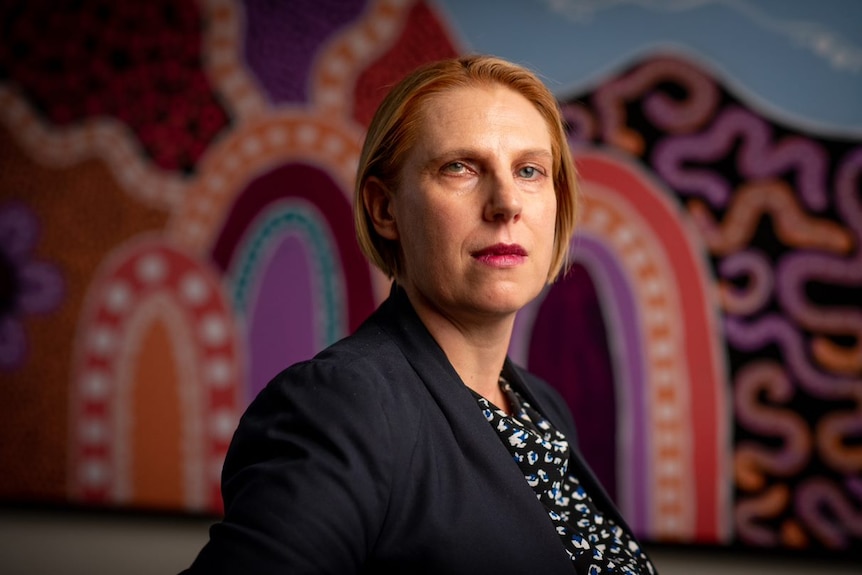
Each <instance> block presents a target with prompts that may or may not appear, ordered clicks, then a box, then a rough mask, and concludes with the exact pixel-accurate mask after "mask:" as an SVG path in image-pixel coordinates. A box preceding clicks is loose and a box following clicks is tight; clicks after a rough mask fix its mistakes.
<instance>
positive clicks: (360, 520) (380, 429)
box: [187, 361, 393, 575]
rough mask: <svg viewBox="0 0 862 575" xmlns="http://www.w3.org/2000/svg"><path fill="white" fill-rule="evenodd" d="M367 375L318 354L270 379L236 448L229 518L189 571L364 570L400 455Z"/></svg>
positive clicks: (230, 461) (226, 474) (225, 478)
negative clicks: (319, 358)
mask: <svg viewBox="0 0 862 575" xmlns="http://www.w3.org/2000/svg"><path fill="white" fill-rule="evenodd" d="M338 363H341V365H338ZM366 367H367V365H366ZM367 380H368V370H367V369H362V368H360V366H358V365H357V363H355V362H354V363H348V364H347V365H344V363H343V362H326V361H311V362H306V363H304V364H299V365H296V366H293V367H291V368H289V369H288V370H286V371H285V372H282V373H281V374H280V375H279V376H277V377H276V378H275V379H274V380H273V381H271V382H270V384H269V385H268V386H267V387H266V388H265V389H264V390H263V391H262V392H261V393H260V395H259V396H258V397H257V398H256V399H255V400H254V401H253V402H252V404H251V405H250V406H249V408H248V409H247V411H246V413H245V414H244V415H243V417H242V419H241V421H240V424H239V426H238V428H237V431H236V433H235V435H234V438H233V440H232V442H231V446H230V448H229V450H228V454H227V457H226V459H225V465H224V470H223V474H222V496H223V498H224V502H225V516H224V520H223V521H222V522H221V523H218V524H216V525H214V526H213V527H212V528H211V530H210V540H209V542H208V543H207V544H206V545H205V547H204V548H203V549H202V550H201V552H200V554H199V555H198V557H197V559H196V560H195V562H194V563H193V564H192V566H191V568H190V569H189V570H188V571H187V573H190V574H197V573H208V574H218V573H256V574H268V573H298V574H299V573H315V574H323V573H331V574H339V575H341V574H350V573H357V572H358V571H359V570H360V569H361V568H362V565H363V563H364V562H365V560H366V557H367V556H368V554H369V551H370V549H371V548H372V546H373V544H374V541H375V538H376V534H377V532H378V531H379V529H380V525H381V524H382V522H383V517H384V514H385V510H386V506H387V497H388V495H387V494H388V493H389V491H390V490H389V485H388V483H389V481H390V479H389V478H390V477H391V473H390V470H391V468H392V461H391V459H392V453H393V449H392V437H393V434H392V433H391V431H390V427H389V424H388V422H387V420H386V415H385V413H386V411H385V410H384V409H383V408H382V406H381V399H380V397H379V395H380V394H379V393H376V391H375V386H373V385H363V382H365V383H367Z"/></svg>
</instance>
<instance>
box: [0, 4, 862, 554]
mask: <svg viewBox="0 0 862 575" xmlns="http://www.w3.org/2000/svg"><path fill="white" fill-rule="evenodd" d="M476 4H481V3H456V2H451V1H448V0H441V1H440V2H432V1H430V0H426V1H422V0H420V1H416V0H368V1H362V0H295V1H292V2H284V3H280V2H268V1H264V0H247V1H244V2H241V1H231V0H200V1H197V2H194V1H190V0H185V1H166V0H152V1H148V2H110V1H107V0H83V1H77V2H65V1H64V2H53V1H48V0H28V1H13V0H8V1H4V2H2V3H0V35H2V37H3V41H2V43H0V461H2V465H3V473H2V474H0V501H6V502H26V503H51V504H59V505H74V506H85V507H94V508H123V509H130V510H136V509H137V510H142V509H145V510H152V509H156V510H167V511H179V512H190V513H208V514H216V515H217V514H218V513H219V512H220V511H221V503H220V494H219V474H220V470H221V463H222V460H223V457H224V453H225V450H226V448H227V445H228V443H229V441H230V438H231V436H232V433H233V430H234V428H235V426H236V424H237V422H238V419H239V416H240V414H241V413H242V410H243V409H244V407H245V406H246V405H247V404H248V402H249V401H250V400H251V398H252V397H254V395H255V394H256V393H257V392H258V391H259V390H260V389H261V388H262V386H263V385H265V384H266V382H267V381H268V380H269V379H270V378H271V377H272V376H273V375H274V374H275V373H277V372H278V371H279V370H281V369H282V368H284V367H286V366H287V365H289V364H291V363H293V362H296V361H299V360H301V359H305V358H307V357H309V356H311V355H312V354H314V353H315V352H316V351H318V350H320V349H322V348H323V347H324V346H326V345H328V344H329V343H332V342H334V341H336V340H337V339H339V338H341V337H343V336H345V335H347V334H348V333H350V332H351V331H352V330H353V329H355V328H356V327H357V326H358V325H359V324H360V323H361V322H362V320H363V319H364V318H365V317H366V316H367V315H368V314H369V313H370V312H371V311H372V310H373V309H374V307H375V306H376V305H377V304H378V303H379V302H380V301H382V299H383V298H384V297H385V296H386V294H387V293H388V282H387V281H386V278H385V277H383V276H382V275H381V274H380V273H379V272H377V271H376V270H374V269H373V268H372V267H371V266H370V265H369V264H368V263H367V262H366V261H365V260H364V258H363V257H362V255H361V254H360V252H359V249H358V247H357V244H356V241H355V239H354V233H353V213H352V193H353V178H354V173H355V168H356V165H357V161H358V156H359V151H360V147H361V144H362V137H363V134H364V130H365V128H366V126H367V125H368V123H369V121H370V118H371V115H372V114H373V112H374V109H375V107H376V105H377V104H378V103H379V101H380V100H381V99H382V97H383V95H384V94H385V93H386V90H387V88H388V87H389V86H391V85H392V84H393V83H394V82H396V81H397V80H398V79H399V78H401V77H402V76H403V75H404V74H405V73H407V72H408V71H409V70H411V69H413V68H414V67H416V66H417V65H419V64H421V63H423V62H426V61H430V60H434V59H437V58H441V57H447V56H454V55H457V54H460V53H468V52H474V51H483V50H481V49H480V48H481V47H482V46H485V44H483V43H482V42H483V38H490V37H498V38H499V37H503V36H506V38H504V39H501V43H500V44H498V45H497V46H499V47H500V48H499V49H498V50H491V49H487V50H484V51H496V52H497V53H500V55H502V56H504V57H507V58H509V59H512V60H515V61H519V62H521V63H524V64H527V65H531V66H539V67H541V66H542V65H546V66H547V67H548V68H549V69H551V68H553V69H554V70H558V69H560V68H563V69H565V68H566V66H568V67H569V68H571V69H572V70H575V71H576V73H577V74H579V75H580V77H581V81H579V82H572V83H571V84H567V83H566V81H562V80H559V81H557V80H554V78H553V77H552V78H550V81H549V85H550V87H551V89H552V90H553V91H554V92H555V93H556V94H557V95H558V98H559V101H560V105H561V109H562V111H563V115H564V117H565V120H566V123H567V135H568V139H569V143H570V145H571V147H572V151H573V154H574V158H575V161H576V165H577V167H578V171H579V174H580V181H581V200H582V204H581V213H580V220H579V229H578V234H577V236H576V237H575V239H574V240H573V242H572V246H571V247H572V249H571V271H570V272H569V273H568V274H567V275H566V276H565V277H564V278H562V279H561V280H559V281H557V282H556V283H554V284H553V285H550V286H548V287H547V288H546V289H545V291H544V292H543V293H542V294H541V295H540V296H539V298H537V299H536V300H535V301H534V302H532V303H531V304H530V305H529V306H528V307H527V308H525V309H524V310H523V311H522V313H521V314H520V315H519V317H518V319H517V321H516V325H515V332H514V335H513V340H512V344H511V356H512V357H513V359H515V360H516V361H517V362H519V363H522V364H524V365H526V366H527V367H528V368H529V369H531V370H532V371H534V372H535V373H537V374H538V375H540V376H542V377H544V378H545V379H546V380H548V381H549V382H550V383H551V384H552V385H554V386H555V387H556V388H557V389H558V390H559V391H560V392H561V394H562V395H563V397H564V398H565V399H566V401H567V402H568V404H569V406H570V407H571V410H572V413H573V415H574V417H575V420H576V422H577V425H578V429H579V434H580V437H579V442H580V447H581V450H582V451H583V453H584V454H585V456H586V457H587V459H588V460H589V462H590V463H591V465H592V466H593V468H594V469H595V471H596V473H597V475H598V476H599V478H600V479H601V481H602V482H603V483H604V485H605V486H606V488H607V489H608V491H609V493H610V494H611V495H612V497H613V498H614V499H615V500H616V501H617V503H618V505H619V506H620V508H621V510H622V512H623V515H624V516H625V517H626V518H627V519H628V521H629V522H630V524H631V525H632V527H633V528H634V529H635V531H636V532H637V533H638V534H639V535H640V536H641V537H643V538H644V539H645V540H647V541H657V542H674V543H700V544H718V545H742V546H748V547H769V548H787V549H791V548H792V549H805V550H814V551H823V550H832V551H840V552H846V553H850V554H853V553H856V554H860V553H862V248H860V242H862V129H860V128H858V127H853V126H850V127H847V126H845V127H844V128H845V129H830V128H828V127H826V124H825V123H824V122H820V121H817V120H812V119H811V118H810V117H809V113H808V112H804V111H803V112H798V113H794V114H780V113H776V110H777V109H778V108H779V107H780V105H779V104H777V103H774V105H773V103H771V101H770V100H769V98H768V97H765V96H763V95H762V93H760V92H757V91H756V90H754V89H748V88H746V80H745V79H744V78H742V77H741V76H740V77H736V76H734V72H733V69H730V68H729V67H726V66H722V65H720V63H719V60H718V58H719V57H718V56H716V58H714V59H711V58H709V57H703V52H704V51H705V50H707V48H708V47H709V46H708V45H701V46H699V47H694V48H691V49H687V48H686V46H685V45H684V44H675V45H674V46H673V47H672V48H669V49H666V50H665V49H657V48H656V45H658V44H659V43H656V42H653V43H650V44H649V46H646V45H645V46H644V47H642V48H640V49H627V50H625V51H623V50H620V52H619V53H618V54H616V56H615V57H614V58H613V60H614V62H613V64H614V65H607V66H605V67H604V68H602V69H601V70H599V71H594V72H592V73H586V72H582V71H581V70H580V69H578V70H576V68H577V66H578V63H577V61H576V60H578V58H577V56H574V57H573V56H572V54H566V53H557V54H555V52H554V50H558V49H559V42H558V36H555V35H554V34H551V33H548V34H544V35H542V34H539V35H534V37H530V38H526V37H525V38H518V40H517V41H515V40H514V39H513V37H512V35H510V34H507V33H506V31H505V30H509V29H512V30H515V29H518V27H517V26H514V23H517V22H524V20H523V18H524V15H523V14H522V13H521V12H520V10H521V8H518V3H515V2H502V3H501V6H500V7H499V8H498V9H497V14H496V15H497V16H498V17H499V18H498V25H500V24H499V22H502V20H507V19H508V20H511V21H512V23H513V25H512V26H511V28H505V29H503V28H500V29H499V30H498V33H497V34H496V35H495V34H488V33H486V32H484V31H485V30H486V29H484V28H481V27H477V26H479V24H476V22H478V20H476V19H475V18H469V17H468V16H470V15H471V14H472V13H466V12H461V11H462V10H477V9H478V8H477V7H476V6H475V5H476ZM610 4H613V3H610ZM621 4H625V3H621ZM630 4H632V5H634V6H633V7H632V6H630V7H628V8H627V10H629V12H625V14H640V15H641V16H643V17H646V16H647V15H648V14H647V12H648V11H649V10H653V11H656V10H658V11H660V8H661V6H662V5H664V4H666V5H667V6H668V9H667V10H666V11H665V12H664V14H659V16H661V17H664V18H668V19H669V18H672V17H677V16H672V14H677V13H679V12H686V11H689V14H690V15H691V16H692V17H695V16H698V13H697V11H698V10H720V9H721V6H723V5H727V6H730V8H732V10H735V11H736V12H735V14H736V17H738V18H748V19H749V21H751V22H756V23H758V25H760V26H761V28H760V30H762V34H764V35H766V34H768V32H767V30H772V31H773V32H774V31H775V30H778V29H782V30H783V28H779V27H777V25H776V26H772V27H770V26H767V25H766V24H764V22H766V20H765V19H766V18H767V16H768V15H766V16H764V14H765V13H764V12H763V10H762V9H761V7H762V5H763V4H764V3H762V2H713V3H704V4H706V5H707V8H702V7H698V6H697V4H698V3H691V4H690V5H687V6H683V7H677V8H678V9H675V10H674V9H670V7H669V5H670V4H672V3H662V2H652V3H647V2H643V3H641V2H631V3H630ZM640 4H642V5H644V6H647V8H644V7H640V8H638V7H637V5H640ZM797 4H798V3H796V2H790V3H789V5H791V6H795V5H797ZM827 4H828V3H827ZM465 6H467V7H465ZM591 6H592V8H591ZM740 6H744V7H747V8H746V10H742V9H740ZM536 7H537V8H536V10H537V11H538V13H539V14H538V17H541V18H546V19H547V18H551V19H552V20H553V22H551V23H548V24H547V30H556V28H555V27H556V26H563V25H566V26H569V27H571V28H572V29H575V28H577V29H578V30H582V32H583V33H584V34H586V35H587V36H589V34H588V32H589V30H591V29H593V28H590V26H593V27H594V28H596V27H598V26H600V25H601V17H600V16H601V15H599V14H593V18H592V20H590V19H589V18H583V14H584V13H585V11H589V10H593V9H594V3H589V2H578V1H574V0H565V1H563V0H561V1H559V2H556V3H554V2H539V3H537V4H536ZM730 8H728V9H727V10H729V11H730ZM623 9H624V8H620V10H623ZM484 10H485V14H486V15H487V14H490V12H489V10H490V11H494V10H495V9H494V8H492V7H491V8H489V7H487V6H486V7H485V8H484ZM636 10H641V12H639V13H638V12H636ZM510 13H511V14H510ZM710 14H712V13H701V14H700V15H699V16H698V17H701V16H703V17H708V16H710ZM716 14H718V12H716ZM649 17H651V18H655V17H657V16H656V14H651V15H649ZM791 17H793V18H797V20H798V19H799V18H802V16H801V15H798V14H795V15H794V14H791V15H789V16H786V17H785V19H784V20H781V18H778V19H776V20H774V21H769V22H772V23H776V22H777V23H778V24H781V23H787V22H796V21H797V20H791ZM541 18H540V19H541ZM578 18H581V19H580V20H578ZM722 21H723V20H721V19H720V18H716V19H715V22H719V24H720V22H722ZM585 22H586V23H585ZM769 22H767V23H769ZM810 24H811V27H810V28H804V29H805V30H807V31H809V32H810V33H811V34H813V33H814V32H812V31H821V32H822V27H821V28H818V27H817V26H821V24H818V23H817V22H810ZM529 29H530V28H529V25H527V28H526V30H529ZM802 29H803V28H798V27H797V28H792V27H788V28H787V30H791V31H798V30H802ZM741 30H742V31H741V32H740V34H743V33H744V29H741ZM525 33H526V31H525ZM596 36H598V35H596ZM808 37H809V36H805V38H808ZM821 37H822V36H821ZM825 37H827V38H830V36H825ZM858 37H862V30H860V35H859V36H858ZM858 37H857V38H851V39H850V41H847V36H846V34H845V36H840V35H834V36H831V38H832V43H831V44H829V43H825V44H824V43H823V42H820V43H815V42H813V41H809V42H807V43H806V42H802V41H799V42H796V44H794V45H795V46H796V49H798V50H799V51H800V52H806V53H810V54H813V55H814V57H816V58H820V59H822V60H824V61H826V60H829V65H830V66H832V68H833V69H834V70H837V72H836V74H837V73H841V74H844V75H845V76H847V75H849V76H852V77H853V78H855V82H856V84H855V86H856V89H857V90H858V93H860V94H862V89H859V84H860V78H862V57H860V56H859V54H860V53H862V50H860V49H859V48H857V47H855V46H854V45H853V44H852V41H856V40H858ZM836 38H837V39H841V38H844V43H843V44H840V43H838V40H836ZM797 39H798V38H797ZM593 41H595V42H596V43H597V44H596V46H597V48H596V50H597V51H599V48H601V47H608V46H611V45H613V44H614V42H613V41H611V40H609V39H608V38H605V37H603V39H598V38H593ZM722 42H724V44H722V46H724V45H730V44H732V43H733V42H734V40H733V38H732V37H731V36H728V37H727V38H725V39H723V40H722ZM489 46H491V48H494V47H495V45H493V44H489ZM704 46H706V47H704ZM537 47H540V48H541V47H544V48H545V49H542V50H539V52H541V53H542V54H543V55H542V56H541V57H539V56H538V55H537V52H536V50H537ZM519 50H521V51H522V52H519ZM707 51H708V50H707ZM719 52H720V51H719ZM753 53H754V52H753ZM787 57H788V58H789V57H790V56H787ZM830 58H831V60H830ZM790 61H792V60H790ZM770 62H771V61H770V60H769V59H768V58H763V59H758V57H757V56H756V55H753V56H752V57H751V62H750V64H751V67H755V68H756V67H758V66H760V67H761V68H758V69H759V70H762V74H761V76H763V75H765V76H769V74H770V73H771V72H769V70H770V66H771V64H770ZM742 73H743V72H740V74H742ZM854 74H855V76H853V75H854ZM545 77H547V76H545ZM776 81H778V80H776ZM805 81H806V80H805V77H804V76H803V75H800V77H799V78H798V85H799V86H800V87H802V86H803V84H804V83H805ZM800 89H804V88H800ZM836 93H842V92H841V91H840V90H839V91H837V92H836ZM860 101H862V100H860ZM821 109H822V110H825V111H828V112H834V111H835V110H839V111H840V105H837V104H836V105H835V106H829V105H827V104H823V105H822V106H821Z"/></svg>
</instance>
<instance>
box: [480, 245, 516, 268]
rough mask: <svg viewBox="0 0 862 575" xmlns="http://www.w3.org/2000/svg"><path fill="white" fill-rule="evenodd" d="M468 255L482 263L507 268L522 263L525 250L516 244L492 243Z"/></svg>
mask: <svg viewBox="0 0 862 575" xmlns="http://www.w3.org/2000/svg"><path fill="white" fill-rule="evenodd" d="M470 255H471V256H473V257H474V258H476V259H477V260H479V261H480V262H482V263H483V264H486V265H489V266H493V267H501V268H508V267H514V266H517V265H520V264H522V263H523V262H524V260H525V259H527V250H525V249H524V248H522V247H521V246H519V245H518V244H494V245H493V246H488V247H486V248H482V249H481V250H477V251H475V252H473V253H472V254H470Z"/></svg>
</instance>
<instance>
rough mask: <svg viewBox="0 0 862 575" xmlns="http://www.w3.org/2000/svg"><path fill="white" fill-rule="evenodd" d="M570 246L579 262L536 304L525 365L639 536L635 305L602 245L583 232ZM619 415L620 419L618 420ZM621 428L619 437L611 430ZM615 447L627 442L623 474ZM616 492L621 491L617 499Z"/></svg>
mask: <svg viewBox="0 0 862 575" xmlns="http://www.w3.org/2000/svg"><path fill="white" fill-rule="evenodd" d="M575 250H576V254H577V258H576V259H577V261H579V262H582V264H583V265H581V266H577V268H576V269H573V271H572V274H570V275H569V276H567V278H566V280H565V282H560V283H558V284H555V285H554V286H553V287H552V288H551V290H549V292H548V296H547V297H546V298H545V300H544V301H542V302H541V304H540V308H539V311H538V312H537V314H536V320H535V324H534V327H533V333H532V341H531V345H530V352H529V362H528V365H529V368H530V370H531V371H533V372H534V373H536V374H537V375H539V376H541V377H543V378H544V379H546V380H547V381H549V382H550V383H551V384H553V385H554V387H555V388H556V389H557V390H558V391H559V392H560V393H561V394H562V395H563V397H564V398H565V400H566V402H567V403H568V405H569V408H570V409H571V411H572V414H573V415H574V417H575V421H576V422H577V424H578V431H579V433H580V436H579V444H580V448H581V452H582V453H583V454H584V456H585V457H586V459H587V461H588V462H589V463H590V466H591V467H592V468H593V470H594V471H595V472H596V475H597V476H598V477H599V480H600V481H601V482H602V484H603V485H605V486H606V487H607V488H608V491H609V493H610V494H611V496H612V497H614V499H615V500H616V501H617V502H618V503H625V506H624V508H623V509H622V511H623V513H624V514H625V516H626V520H627V521H628V522H629V524H630V525H631V526H632V528H633V529H634V530H635V531H636V532H638V533H641V534H643V533H646V532H647V527H648V508H647V502H648V498H649V493H648V492H649V485H648V481H647V480H648V477H649V467H650V462H649V429H648V428H647V421H646V412H645V410H646V408H647V405H648V402H647V399H646V391H647V382H646V374H645V372H644V365H645V359H644V356H643V350H644V346H643V341H642V330H641V328H640V320H639V313H638V308H637V303H636V301H635V298H634V294H633V293H632V289H631V285H630V282H629V280H628V279H627V277H626V275H625V272H624V270H622V269H621V268H620V266H619V261H618V260H617V258H615V257H614V255H613V254H612V253H610V252H609V251H608V249H607V246H605V245H604V244H603V243H601V242H600V241H597V240H596V239H594V238H591V237H589V236H587V235H582V236H579V237H578V239H577V244H576V247H575ZM599 295H601V297H599ZM549 298H552V299H549ZM602 311H604V312H605V313H602ZM540 321H541V323H540ZM611 345H612V347H611ZM614 390H616V392H617V393H618V394H621V395H620V399H622V401H618V400H617V399H616V397H615V395H614ZM617 408H619V411H617ZM617 418H626V420H625V421H624V422H623V423H624V424H623V425H616V419H617ZM623 432H624V433H625V435H624V436H622V438H621V441H620V442H617V441H616V434H618V433H623ZM617 445H622V446H625V448H624V455H626V457H627V458H628V459H627V461H626V463H627V465H626V466H625V469H626V471H627V473H626V476H624V477H621V476H620V474H621V473H622V470H617V469H616V452H617V449H616V447H617ZM619 491H624V492H625V493H626V496H625V497H624V498H621V497H619Z"/></svg>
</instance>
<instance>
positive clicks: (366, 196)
mask: <svg viewBox="0 0 862 575" xmlns="http://www.w3.org/2000/svg"><path fill="white" fill-rule="evenodd" d="M362 202H363V203H364V204H365V213H366V214H368V216H369V217H370V218H371V222H372V223H373V224H374V229H375V231H377V233H378V234H379V235H380V237H382V238H385V239H387V240H397V239H398V225H397V224H396V222H395V211H394V207H395V206H394V205H393V197H392V193H391V192H390V191H389V188H387V187H386V185H385V184H384V183H383V182H381V181H380V179H379V178H375V177H373V176H372V177H370V178H368V179H367V180H365V185H364V186H363V187H362Z"/></svg>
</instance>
